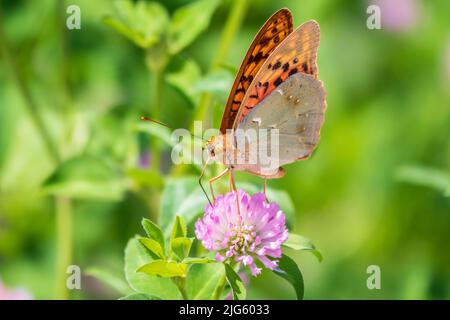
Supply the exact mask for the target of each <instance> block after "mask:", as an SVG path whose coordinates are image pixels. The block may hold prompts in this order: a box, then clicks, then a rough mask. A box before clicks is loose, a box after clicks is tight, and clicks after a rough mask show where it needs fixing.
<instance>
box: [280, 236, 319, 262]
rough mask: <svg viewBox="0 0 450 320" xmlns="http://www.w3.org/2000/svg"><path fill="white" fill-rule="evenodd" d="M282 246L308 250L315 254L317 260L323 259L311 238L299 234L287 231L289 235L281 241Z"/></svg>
mask: <svg viewBox="0 0 450 320" xmlns="http://www.w3.org/2000/svg"><path fill="white" fill-rule="evenodd" d="M283 246H284V247H287V248H291V249H294V250H306V251H310V252H311V253H312V254H313V255H314V256H316V258H317V260H319V262H321V261H322V260H323V256H322V253H321V252H320V251H319V250H318V249H317V248H316V246H315V245H314V244H313V243H312V242H311V240H309V239H308V238H305V237H303V236H301V235H298V234H294V233H289V237H288V239H287V240H286V241H285V242H284V243H283Z"/></svg>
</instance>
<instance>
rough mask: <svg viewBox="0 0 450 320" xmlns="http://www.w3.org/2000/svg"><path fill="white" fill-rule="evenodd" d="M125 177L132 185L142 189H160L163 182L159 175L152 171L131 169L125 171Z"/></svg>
mask: <svg viewBox="0 0 450 320" xmlns="http://www.w3.org/2000/svg"><path fill="white" fill-rule="evenodd" d="M127 175H128V177H130V178H131V179H132V180H133V182H134V183H136V184H137V185H138V186H140V187H141V188H142V187H157V188H159V187H162V186H163V185H164V180H163V179H162V177H161V176H160V175H159V173H157V172H155V171H153V170H147V169H142V168H131V169H128V170H127Z"/></svg>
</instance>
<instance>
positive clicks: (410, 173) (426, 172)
mask: <svg viewBox="0 0 450 320" xmlns="http://www.w3.org/2000/svg"><path fill="white" fill-rule="evenodd" d="M397 180H399V181H403V182H408V183H410V184H414V185H418V186H424V187H428V188H432V189H434V190H436V191H439V192H441V193H443V194H444V196H446V197H450V174H448V173H447V172H445V171H443V170H440V169H436V168H430V167H424V166H404V167H401V168H400V169H398V171H397Z"/></svg>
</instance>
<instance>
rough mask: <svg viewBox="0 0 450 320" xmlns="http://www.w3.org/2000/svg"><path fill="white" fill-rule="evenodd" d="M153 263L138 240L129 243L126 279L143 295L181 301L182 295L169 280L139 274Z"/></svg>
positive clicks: (126, 254)
mask: <svg viewBox="0 0 450 320" xmlns="http://www.w3.org/2000/svg"><path fill="white" fill-rule="evenodd" d="M151 261H153V259H152V257H151V255H150V254H149V252H148V250H147V249H146V248H145V247H144V246H143V245H142V244H141V243H139V241H138V239H137V238H133V239H131V240H130V241H129V242H128V245H127V247H126V249H125V277H126V279H127V281H128V284H129V285H130V287H131V288H132V289H133V290H135V291H137V292H141V293H145V294H148V295H151V296H154V297H158V298H161V299H164V300H166V299H169V300H172V299H181V298H182V297H181V294H180V292H179V290H178V288H177V287H176V285H175V284H174V283H173V282H172V280H170V279H169V278H161V277H156V276H149V275H147V274H144V273H138V272H136V270H137V269H138V268H139V267H141V266H143V265H145V264H147V263H150V262H151Z"/></svg>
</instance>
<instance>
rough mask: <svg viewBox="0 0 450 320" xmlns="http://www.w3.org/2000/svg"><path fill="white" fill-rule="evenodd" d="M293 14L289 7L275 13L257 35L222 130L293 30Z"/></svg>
mask: <svg viewBox="0 0 450 320" xmlns="http://www.w3.org/2000/svg"><path fill="white" fill-rule="evenodd" d="M292 29H293V24H292V15H291V12H290V11H289V10H288V9H281V10H279V11H277V12H276V13H275V14H273V15H272V16H271V17H270V18H269V19H268V20H267V21H266V23H265V24H264V26H263V27H262V28H261V30H260V31H259V32H258V34H257V35H256V37H255V39H254V40H253V42H252V44H251V45H250V48H249V49H248V51H247V54H246V55H245V58H244V60H243V61H242V64H241V67H240V68H239V72H238V73H237V75H236V79H235V80H234V84H233V87H232V89H231V91H230V95H229V97H228V101H227V104H226V106H225V110H224V113H223V117H222V123H221V126H220V131H221V132H222V133H225V132H226V129H231V128H232V126H233V123H234V122H235V119H236V116H237V114H238V112H239V109H240V106H241V103H242V101H243V99H244V97H245V95H246V93H247V90H248V88H249V87H250V85H251V83H252V81H253V79H254V78H255V76H256V74H257V73H258V71H260V69H261V67H262V66H263V64H264V62H265V61H266V59H267V58H269V57H270V55H271V54H272V52H273V51H274V50H275V49H276V48H277V46H278V45H279V44H280V43H282V41H283V40H284V39H285V38H286V37H287V36H288V35H289V34H290V33H291V32H292Z"/></svg>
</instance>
